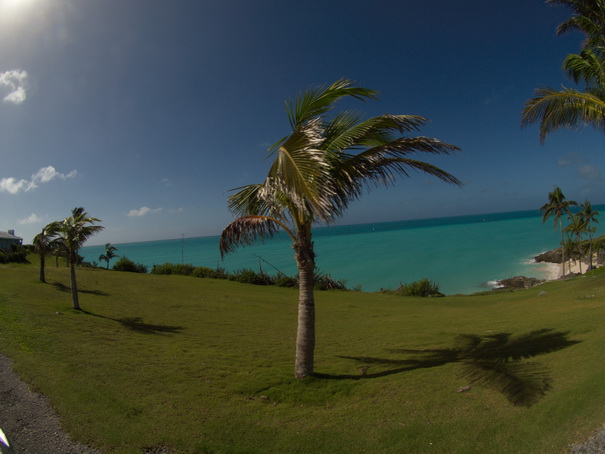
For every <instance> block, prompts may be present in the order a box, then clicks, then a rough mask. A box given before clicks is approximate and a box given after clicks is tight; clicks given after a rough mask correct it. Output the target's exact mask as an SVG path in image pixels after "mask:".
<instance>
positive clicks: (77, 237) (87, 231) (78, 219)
mask: <svg viewBox="0 0 605 454" xmlns="http://www.w3.org/2000/svg"><path fill="white" fill-rule="evenodd" d="M96 222H101V221H100V219H97V218H93V217H89V216H88V213H87V212H86V211H84V208H82V207H77V208H74V209H73V210H72V211H71V216H69V217H67V218H65V219H64V220H63V221H60V222H59V235H60V237H61V239H62V240H63V242H64V244H65V246H66V247H67V251H68V257H69V266H70V282H71V298H72V303H73V307H74V309H77V310H80V302H79V300H78V285H77V282H76V265H77V263H78V250H79V249H80V248H81V247H82V246H83V245H84V243H85V242H86V240H87V239H88V238H90V237H91V236H92V235H94V234H95V233H98V232H100V231H101V230H103V229H104V227H103V226H100V225H94V224H95V223H96Z"/></svg>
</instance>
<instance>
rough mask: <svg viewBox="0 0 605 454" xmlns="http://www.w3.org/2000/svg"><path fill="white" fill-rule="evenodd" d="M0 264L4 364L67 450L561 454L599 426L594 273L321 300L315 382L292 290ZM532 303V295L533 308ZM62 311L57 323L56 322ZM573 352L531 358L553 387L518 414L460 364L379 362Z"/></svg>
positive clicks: (599, 315)
mask: <svg viewBox="0 0 605 454" xmlns="http://www.w3.org/2000/svg"><path fill="white" fill-rule="evenodd" d="M37 273H38V270H37V267H36V266H31V265H29V266H28V265H0V352H1V353H4V354H8V355H9V356H11V357H12V358H13V359H14V361H15V369H16V370H17V371H18V372H19V373H20V374H21V376H22V377H23V378H24V379H25V380H26V381H28V382H30V383H31V384H32V385H33V387H34V388H35V389H38V390H39V391H41V392H43V393H44V394H46V395H48V396H49V397H50V399H51V401H52V403H53V405H54V406H55V408H56V409H57V411H58V412H59V413H60V414H61V416H62V418H63V423H64V426H65V427H66V428H67V430H68V431H69V432H71V433H72V434H73V435H74V437H76V438H78V439H80V440H82V441H84V442H86V443H91V444H94V445H96V446H98V447H100V448H101V449H102V450H103V451H105V452H119V453H130V452H139V451H140V450H141V448H143V447H149V446H161V445H165V446H169V447H172V448H173V449H176V450H178V452H301V453H303V452H304V453H308V452H351V453H355V452H359V453H361V452H450V453H456V452H460V453H470V452H477V453H479V452H490V453H498V452H510V453H516V452H536V453H538V452H544V453H553V452H564V451H565V450H566V449H567V446H568V445H569V444H570V443H572V442H576V441H582V440H583V439H584V438H585V437H587V436H588V435H589V434H590V433H591V432H592V431H593V430H595V429H596V428H597V427H599V426H600V425H601V424H602V423H603V422H605V391H604V390H603V388H602V383H603V382H605V362H603V361H601V358H600V355H601V352H603V351H604V350H605V323H604V322H605V274H603V273H601V272H597V273H596V275H594V276H587V277H581V278H576V279H574V280H571V281H568V282H565V283H551V284H547V285H544V286H541V287H538V288H535V289H531V290H527V291H518V292H514V293H494V294H489V295H484V296H453V297H447V298H438V299H420V298H402V297H396V296H391V295H380V294H367V293H356V292H346V293H345V292H320V293H318V294H317V325H318V326H317V328H318V330H317V332H318V345H317V351H316V370H317V372H318V373H320V374H330V375H332V376H338V375H345V376H346V375H354V376H357V375H359V368H360V367H361V366H362V365H363V364H366V365H369V369H368V371H367V375H366V376H365V377H364V378H362V379H352V378H340V379H336V378H311V379H308V380H304V381H301V382H297V381H295V380H293V379H292V376H293V356H294V351H293V350H294V338H295V331H296V300H297V294H296V291H294V290H291V289H280V288H265V287H256V286H248V285H243V284H238V283H234V282H227V281H215V280H207V279H196V278H190V277H180V276H152V275H138V274H130V273H118V272H108V271H102V270H80V271H79V274H78V277H79V284H80V286H81V290H82V291H83V292H82V294H81V301H80V303H81V305H82V307H83V308H84V309H85V311H87V312H84V313H78V312H74V311H72V310H71V309H70V294H69V293H68V291H67V286H68V285H69V276H68V272H67V269H66V268H63V267H60V268H55V267H54V266H51V267H48V268H47V275H48V281H49V284H41V283H39V282H37ZM542 291H546V292H547V294H546V295H541V296H538V293H539V292H542ZM57 312H59V313H60V314H57ZM545 328H548V329H553V330H555V331H560V332H569V338H570V339H573V340H576V341H580V343H578V344H576V345H573V346H571V347H568V348H565V349H562V350H559V351H556V352H553V353H548V354H544V355H541V356H539V357H537V358H536V359H535V361H537V362H540V363H541V364H543V365H544V366H546V367H547V368H548V371H549V374H550V377H551V379H552V389H551V391H550V392H549V393H548V394H546V395H545V396H544V397H543V398H542V399H541V400H540V401H539V402H538V403H537V404H535V405H534V406H532V407H530V408H525V407H517V406H513V405H511V404H510V403H509V402H508V401H507V400H506V398H505V397H504V396H503V395H502V394H500V393H499V392H497V391H494V390H493V389H491V388H489V387H487V386H473V388H472V389H471V390H470V391H469V392H466V393H457V392H456V390H457V389H458V388H460V387H461V386H464V385H467V384H468V381H467V380H466V379H465V378H463V377H462V375H461V371H462V366H461V365H460V364H457V363H451V364H445V365H441V366H436V367H424V368H416V369H412V370H408V371H404V372H400V373H392V374H386V375H384V376H375V375H374V374H377V375H380V374H379V373H380V372H383V371H389V370H394V369H397V367H398V366H380V365H376V364H369V363H367V362H366V363H364V362H363V361H362V362H356V361H354V360H351V359H348V358H343V356H349V357H378V358H386V359H392V360H398V359H406V358H407V359H410V358H413V357H414V356H416V357H417V356H418V355H417V354H416V355H415V354H413V353H408V354H407V355H404V354H402V353H397V352H393V351H392V350H393V349H415V350H419V349H442V348H447V347H451V346H452V344H453V340H454V337H455V336H456V335H458V334H478V335H486V334H493V333H496V332H507V333H512V334H515V335H519V334H523V333H527V332H530V331H534V330H538V329H545Z"/></svg>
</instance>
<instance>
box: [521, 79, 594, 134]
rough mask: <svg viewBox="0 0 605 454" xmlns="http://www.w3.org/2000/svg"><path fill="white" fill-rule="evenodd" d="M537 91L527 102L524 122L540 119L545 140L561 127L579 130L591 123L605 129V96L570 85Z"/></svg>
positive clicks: (528, 122) (522, 119)
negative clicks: (603, 97)
mask: <svg viewBox="0 0 605 454" xmlns="http://www.w3.org/2000/svg"><path fill="white" fill-rule="evenodd" d="M536 95H537V96H535V97H533V98H532V99H530V100H529V101H527V103H526V104H525V108H524V109H523V115H522V118H521V125H522V126H527V125H529V124H532V123H535V122H539V123H540V142H541V143H544V141H545V139H546V135H547V134H549V133H550V132H553V131H556V130H559V129H561V128H570V129H573V130H578V129H581V127H582V126H588V125H590V126H593V127H594V128H596V129H600V130H605V100H603V99H601V98H599V97H597V96H594V95H593V94H591V93H582V92H580V91H577V90H573V89H569V88H564V89H563V90H561V91H557V90H553V89H550V88H542V89H538V90H536Z"/></svg>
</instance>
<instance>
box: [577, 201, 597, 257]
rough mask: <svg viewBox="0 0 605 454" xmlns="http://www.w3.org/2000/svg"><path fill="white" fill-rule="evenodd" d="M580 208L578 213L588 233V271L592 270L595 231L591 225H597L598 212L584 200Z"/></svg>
mask: <svg viewBox="0 0 605 454" xmlns="http://www.w3.org/2000/svg"><path fill="white" fill-rule="evenodd" d="M580 206H581V210H580V212H579V213H578V215H579V216H581V217H582V219H583V220H584V222H585V223H586V233H588V258H589V269H592V267H593V266H592V256H593V254H594V251H593V238H592V234H593V233H594V232H595V231H596V227H595V226H593V225H592V224H598V223H599V220H598V219H597V217H598V216H599V212H598V211H597V210H595V209H594V208H593V207H592V204H591V203H590V202H589V201H588V200H584V203H583V204H582V205H580Z"/></svg>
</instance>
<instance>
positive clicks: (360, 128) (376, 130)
mask: <svg viewBox="0 0 605 454" xmlns="http://www.w3.org/2000/svg"><path fill="white" fill-rule="evenodd" d="M427 123H428V119H426V118H424V117H421V116H418V115H391V114H387V115H380V116H378V117H373V118H368V119H367V120H363V121H360V117H359V116H358V115H356V114H352V113H350V112H343V113H342V114H341V115H339V116H337V117H335V118H334V120H333V121H331V122H330V123H329V124H328V125H327V126H326V132H325V137H326V140H325V142H324V145H323V147H322V148H323V149H325V150H328V151H342V150H346V149H350V148H357V147H360V146H363V147H368V146H369V147H372V146H377V145H384V144H386V143H389V142H391V141H393V140H394V137H393V136H392V134H391V133H392V132H394V131H397V132H399V133H406V132H411V131H417V130H419V129H420V128H421V127H422V126H424V125H426V124H427Z"/></svg>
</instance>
